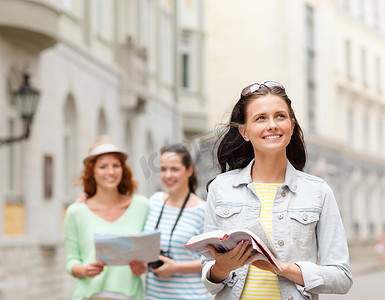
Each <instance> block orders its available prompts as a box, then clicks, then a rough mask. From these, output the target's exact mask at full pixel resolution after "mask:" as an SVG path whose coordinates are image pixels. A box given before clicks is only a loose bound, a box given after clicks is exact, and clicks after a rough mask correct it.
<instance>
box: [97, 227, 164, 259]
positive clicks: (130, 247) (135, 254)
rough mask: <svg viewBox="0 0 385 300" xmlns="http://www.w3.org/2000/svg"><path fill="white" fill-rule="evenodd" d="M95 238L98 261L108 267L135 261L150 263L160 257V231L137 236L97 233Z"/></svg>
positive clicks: (142, 233)
mask: <svg viewBox="0 0 385 300" xmlns="http://www.w3.org/2000/svg"><path fill="white" fill-rule="evenodd" d="M94 238H95V256H96V260H97V261H103V262H104V263H106V264H107V265H127V264H129V263H130V262H131V261H133V260H139V261H142V262H144V263H148V262H151V261H155V260H158V257H159V253H160V232H159V231H152V232H141V233H138V234H135V235H115V234H103V233H95V234H94Z"/></svg>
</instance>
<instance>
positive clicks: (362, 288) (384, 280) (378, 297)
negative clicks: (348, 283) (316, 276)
mask: <svg viewBox="0 0 385 300" xmlns="http://www.w3.org/2000/svg"><path fill="white" fill-rule="evenodd" d="M351 267H352V272H353V286H352V288H351V289H350V291H349V292H348V293H347V294H346V295H330V294H328V295H322V294H321V295H320V300H362V299H368V300H385V260H384V259H382V260H379V259H378V258H377V257H376V256H373V255H372V256H369V257H366V258H361V259H355V260H352V261H351Z"/></svg>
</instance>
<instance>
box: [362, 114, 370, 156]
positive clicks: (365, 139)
mask: <svg viewBox="0 0 385 300" xmlns="http://www.w3.org/2000/svg"><path fill="white" fill-rule="evenodd" d="M362 129H363V132H362V137H363V138H362V141H363V143H364V145H363V146H364V148H365V150H367V151H369V150H370V131H369V130H370V126H369V115H368V113H365V114H364V119H363V127H362Z"/></svg>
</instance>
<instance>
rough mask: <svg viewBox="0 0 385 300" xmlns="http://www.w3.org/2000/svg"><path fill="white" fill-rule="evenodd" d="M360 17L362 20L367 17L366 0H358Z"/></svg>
mask: <svg viewBox="0 0 385 300" xmlns="http://www.w3.org/2000/svg"><path fill="white" fill-rule="evenodd" d="M358 17H359V18H360V19H361V20H364V19H365V0H358Z"/></svg>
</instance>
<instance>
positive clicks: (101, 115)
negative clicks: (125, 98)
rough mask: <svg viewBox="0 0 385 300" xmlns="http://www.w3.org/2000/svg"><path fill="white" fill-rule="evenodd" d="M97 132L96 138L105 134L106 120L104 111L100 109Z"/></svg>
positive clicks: (106, 131)
mask: <svg viewBox="0 0 385 300" xmlns="http://www.w3.org/2000/svg"><path fill="white" fill-rule="evenodd" d="M97 126H98V131H97V134H96V135H97V136H101V135H103V134H107V133H108V130H107V120H106V115H105V113H104V110H103V109H101V110H100V111H99V117H98V125H97Z"/></svg>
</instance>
